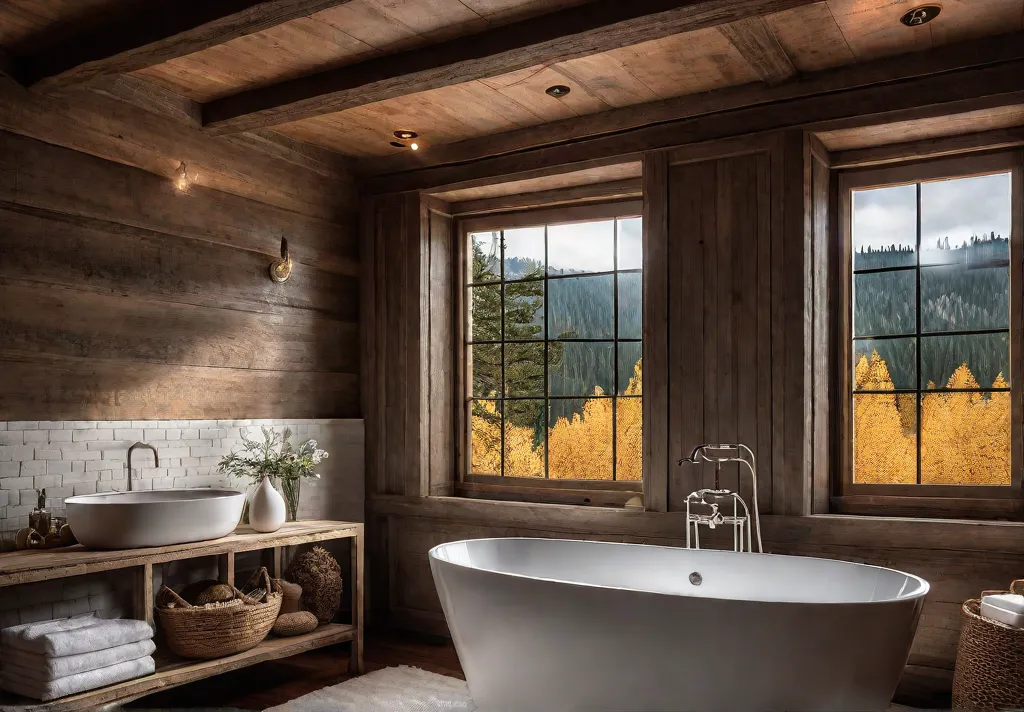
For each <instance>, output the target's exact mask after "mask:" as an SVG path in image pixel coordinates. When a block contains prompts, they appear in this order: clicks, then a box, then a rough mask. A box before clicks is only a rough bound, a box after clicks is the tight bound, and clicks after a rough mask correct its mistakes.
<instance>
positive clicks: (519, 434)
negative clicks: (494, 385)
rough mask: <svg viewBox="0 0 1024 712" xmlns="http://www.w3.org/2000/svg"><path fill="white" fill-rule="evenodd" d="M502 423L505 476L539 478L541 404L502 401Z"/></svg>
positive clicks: (541, 475) (525, 401)
mask: <svg viewBox="0 0 1024 712" xmlns="http://www.w3.org/2000/svg"><path fill="white" fill-rule="evenodd" d="M542 389H543V384H542ZM505 420H506V422H505V476H506V477H543V476H544V434H545V428H544V401H543V400H513V401H506V402H505Z"/></svg>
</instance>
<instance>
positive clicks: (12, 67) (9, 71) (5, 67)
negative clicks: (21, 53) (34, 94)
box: [0, 47, 25, 83]
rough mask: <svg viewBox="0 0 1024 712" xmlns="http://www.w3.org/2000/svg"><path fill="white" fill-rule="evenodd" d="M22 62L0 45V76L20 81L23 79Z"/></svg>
mask: <svg viewBox="0 0 1024 712" xmlns="http://www.w3.org/2000/svg"><path fill="white" fill-rule="evenodd" d="M24 69H25V68H24V66H23V63H22V62H21V61H20V60H19V59H18V58H17V57H15V56H14V55H12V54H11V53H9V52H8V51H7V50H5V49H4V48H3V47H0V76H4V77H7V78H8V79H13V80H14V81H16V82H18V83H21V82H22V81H23V80H24Z"/></svg>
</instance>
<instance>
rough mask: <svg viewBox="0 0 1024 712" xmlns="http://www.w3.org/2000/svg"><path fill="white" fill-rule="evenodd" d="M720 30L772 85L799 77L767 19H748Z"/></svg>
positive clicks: (727, 25) (768, 83)
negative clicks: (766, 21)
mask: <svg viewBox="0 0 1024 712" xmlns="http://www.w3.org/2000/svg"><path fill="white" fill-rule="evenodd" d="M719 30H720V31H721V32H722V34H723V35H725V37H726V39H728V40H729V42H731V43H732V45H733V47H735V48H736V49H737V51H739V53H740V54H741V55H743V58H744V59H745V60H747V62H748V63H749V64H750V66H751V67H753V68H754V71H755V72H757V75H758V76H759V77H761V79H762V80H763V81H764V82H765V84H767V85H768V86H776V85H777V84H781V83H782V82H784V81H786V80H787V79H792V78H793V77H795V76H796V74H797V71H796V67H794V66H793V62H792V61H791V60H790V59H789V56H788V55H787V54H786V51H785V50H784V49H782V45H781V44H779V40H778V38H777V37H776V36H775V33H774V32H772V30H771V28H770V27H768V25H767V24H766V23H765V21H764V19H763V18H760V17H748V18H746V19H744V20H737V21H736V22H730V23H728V24H726V25H722V26H721V27H720V28H719Z"/></svg>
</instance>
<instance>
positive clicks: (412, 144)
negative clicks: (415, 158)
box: [409, 143, 420, 151]
mask: <svg viewBox="0 0 1024 712" xmlns="http://www.w3.org/2000/svg"><path fill="white" fill-rule="evenodd" d="M409 148H411V149H412V150H414V151H418V150H420V145H419V144H418V143H411V144H409Z"/></svg>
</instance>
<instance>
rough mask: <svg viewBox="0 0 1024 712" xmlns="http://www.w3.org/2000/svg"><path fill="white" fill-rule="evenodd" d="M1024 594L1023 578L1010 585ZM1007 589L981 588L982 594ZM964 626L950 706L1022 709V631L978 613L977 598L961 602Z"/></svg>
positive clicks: (962, 711)
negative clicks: (991, 589)
mask: <svg viewBox="0 0 1024 712" xmlns="http://www.w3.org/2000/svg"><path fill="white" fill-rule="evenodd" d="M1010 592H1012V593H1018V594H1024V579H1021V580H1017V581H1014V582H1013V583H1012V584H1010ZM993 593H1007V591H983V592H982V594H981V595H982V596H987V595H989V594H993ZM962 610H963V615H964V625H963V629H962V630H961V631H960V644H959V645H958V646H957V651H956V671H955V672H954V674H953V709H954V710H955V711H956V712H997V710H1011V709H1024V630H1021V629H1019V628H1012V627H1010V626H1008V625H1005V624H1003V623H1000V622H999V621H993V620H989V619H988V618H983V617H982V616H981V599H980V598H972V599H971V600H969V601H967V602H966V603H964V605H963V609H962Z"/></svg>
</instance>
